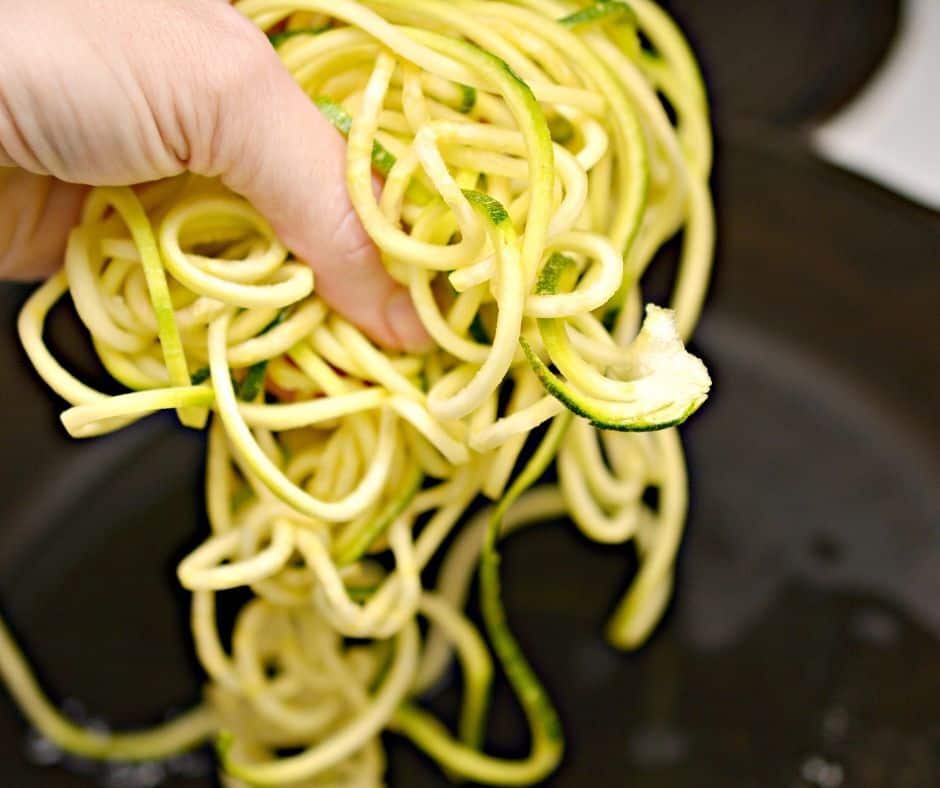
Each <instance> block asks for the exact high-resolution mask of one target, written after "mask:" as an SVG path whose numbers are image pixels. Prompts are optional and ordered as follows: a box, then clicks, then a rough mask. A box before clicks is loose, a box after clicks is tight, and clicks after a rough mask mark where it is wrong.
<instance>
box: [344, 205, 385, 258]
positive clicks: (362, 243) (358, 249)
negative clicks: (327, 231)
mask: <svg viewBox="0 0 940 788" xmlns="http://www.w3.org/2000/svg"><path fill="white" fill-rule="evenodd" d="M333 248H334V249H335V250H336V251H337V253H338V255H339V260H340V263H341V265H343V266H344V267H352V268H357V269H359V268H365V267H367V266H370V265H372V264H373V263H374V262H375V260H376V255H377V251H376V248H375V244H374V243H373V242H372V239H371V238H370V237H369V234H368V233H367V232H366V231H365V228H364V227H363V226H362V222H361V221H360V220H359V214H357V213H356V209H355V208H354V207H353V206H352V205H350V204H349V203H348V202H347V204H346V206H345V207H344V209H343V212H342V213H341V214H340V217H339V220H338V221H337V222H336V225H335V227H334V230H333Z"/></svg>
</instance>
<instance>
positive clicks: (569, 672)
mask: <svg viewBox="0 0 940 788" xmlns="http://www.w3.org/2000/svg"><path fill="white" fill-rule="evenodd" d="M665 5H666V7H667V9H668V10H670V11H671V12H672V13H674V15H675V16H676V18H677V20H678V21H679V23H680V25H681V26H682V27H683V29H684V30H686V32H687V34H688V36H689V38H690V39H691V42H692V45H693V48H694V49H695V50H696V51H697V53H698V55H699V57H700V59H701V62H702V65H703V69H704V71H705V76H706V81H707V84H708V86H709V90H710V93H711V97H712V103H713V113H714V114H713V123H714V127H715V132H716V139H717V146H718V147H717V157H716V168H715V173H714V178H713V185H714V189H715V196H716V204H717V210H718V229H719V235H718V238H719V242H718V243H719V246H718V255H717V264H716V275H715V280H714V285H713V290H712V293H711V296H710V298H709V303H708V306H707V308H706V313H705V317H704V318H703V321H702V325H701V329H700V331H699V332H698V333H697V334H696V339H695V343H694V349H695V351H696V352H697V353H698V354H700V355H702V356H703V357H704V358H705V359H706V361H707V362H708V364H709V366H710V369H711V370H712V372H713V375H714V377H715V388H714V390H713V396H712V398H711V400H710V402H709V404H708V406H707V407H706V408H704V409H703V410H702V412H701V413H700V414H698V415H697V416H696V417H695V418H694V419H693V420H692V422H691V423H690V424H689V425H688V427H687V428H686V429H685V430H684V436H685V438H686V446H687V450H688V452H689V461H690V473H691V483H692V514H691V518H690V522H689V527H688V535H687V538H686V542H685V544H684V546H683V550H682V553H681V557H680V566H679V575H678V583H677V591H676V598H675V600H674V602H673V605H672V607H671V609H670V611H669V614H668V615H667V618H666V620H665V622H664V624H663V625H662V626H661V628H660V629H659V631H658V632H657V634H656V635H655V636H654V637H653V639H652V641H651V642H650V643H649V644H648V645H647V646H646V647H645V648H644V649H643V650H641V651H640V652H638V653H636V654H631V655H626V656H624V655H621V654H618V653H617V652H615V651H613V650H612V649H610V648H609V647H608V646H607V645H606V644H605V643H604V642H603V641H602V639H601V627H602V624H603V621H604V620H605V617H606V612H607V611H609V610H610V608H611V606H612V604H613V603H614V602H615V600H616V599H617V597H618V594H619V592H620V591H621V590H622V589H623V588H624V587H625V584H626V581H627V578H628V577H629V569H630V561H631V556H630V555H629V554H625V553H624V552H618V551H611V550H601V549H598V548H596V547H595V546H591V545H588V544H586V543H585V542H584V541H583V540H581V539H580V538H579V537H578V536H577V535H576V534H575V533H573V529H570V528H566V527H564V524H563V523H559V524H556V525H554V526H546V527H544V528H540V529H535V530H533V531H532V532H531V533H529V534H528V535H527V536H526V537H525V538H524V539H520V540H510V541H509V543H508V544H507V549H506V557H505V562H504V566H505V567H506V576H507V577H508V578H509V582H508V587H507V590H506V594H507V606H508V609H509V613H510V617H511V618H512V620H513V622H514V624H515V625H516V627H517V629H518V633H519V636H520V639H521V641H522V643H523V646H524V647H526V648H527V651H528V652H529V653H530V654H532V656H533V660H534V662H535V665H536V667H537V668H538V670H539V671H540V673H541V674H542V675H543V676H544V677H545V680H546V684H547V685H548V687H549V688H550V690H551V691H552V692H553V693H554V694H555V695H556V696H557V697H558V701H559V705H560V706H561V712H562V718H563V719H564V720H565V726H566V731H567V736H568V740H569V742H570V751H569V754H568V757H567V759H566V761H565V763H564V766H563V768H562V769H561V771H560V772H559V773H558V774H557V775H556V776H555V777H554V778H553V779H552V780H551V781H550V784H551V785H553V786H564V787H565V788H568V787H569V786H574V787H579V786H584V785H588V784H590V785H593V786H599V787H600V786H611V788H614V787H615V786H617V787H619V786H623V785H631V786H635V787H636V788H660V787H663V788H665V787H666V786H668V787H669V788H693V786H694V787H695V788H702V786H709V787H710V786H716V787H717V788H725V787H726V786H727V787H728V788H778V787H779V788H840V787H842V786H844V787H846V788H928V787H929V786H934V785H940V667H938V666H940V408H938V407H937V405H938V402H940V362H938V359H940V340H938V332H937V330H936V328H935V322H936V315H937V313H938V306H937V305H938V301H940V214H938V213H937V210H938V209H940V149H938V145H937V140H940V92H938V89H937V85H936V83H937V78H938V76H940V3H938V2H937V1H936V0H903V2H902V0H826V1H825V2H821V1H820V0H790V2H787V3H780V2H775V1H774V2H771V1H769V0H752V2H748V3H741V2H736V1H734V0H671V2H668V3H666V4H665ZM674 254H675V245H674V244H673V245H672V246H671V247H670V248H667V249H666V250H664V252H663V259H662V261H661V262H660V263H659V264H658V265H657V266H656V271H657V273H656V274H655V275H654V277H653V278H652V280H651V281H650V282H649V286H650V288H651V290H653V291H655V289H656V287H657V286H660V285H661V283H660V282H658V281H657V277H660V278H663V279H665V278H666V277H668V272H669V266H670V260H671V258H672V257H674ZM27 292H28V289H27V288H23V287H17V286H12V285H3V286H0V316H2V323H3V330H2V334H0V337H2V338H0V368H2V369H3V370H4V373H5V379H6V384H5V385H4V386H2V387H0V401H2V403H3V405H4V407H3V408H0V413H2V416H0V418H2V419H3V420H4V422H3V425H2V429H3V435H4V445H5V446H6V447H7V451H8V457H9V458H10V459H8V460H7V461H6V462H4V463H3V466H2V471H0V473H2V476H0V491H2V493H3V494H2V496H0V523H2V527H0V596H2V600H3V605H4V609H5V611H6V612H7V613H8V615H9V617H10V619H11V620H12V623H13V624H14V625H15V627H16V629H17V632H18V633H19V634H20V636H21V637H22V638H23V641H24V645H25V647H26V648H27V650H28V651H29V653H30V654H31V655H32V656H33V658H34V659H35V660H36V661H37V665H38V670H39V675H40V677H41V678H42V679H43V681H44V682H45V684H46V686H47V687H49V688H50V689H51V690H52V691H53V692H54V693H56V694H57V696H58V697H62V696H61V695H58V693H61V692H64V691H68V692H69V693H70V694H71V695H73V696H75V697H77V698H81V699H82V703H83V705H78V704H76V702H75V701H71V706H70V712H71V713H72V714H74V715H76V716H78V717H80V718H81V717H84V718H86V719H87V718H92V719H94V718H107V719H108V720H111V721H113V722H116V723H118V724H124V725H130V724H143V723H147V722H153V721H155V720H157V719H160V718H161V716H162V715H163V714H164V712H165V711H166V710H167V708H168V707H171V706H176V707H181V706H184V705H186V704H187V703H188V702H190V701H191V700H192V699H193V698H194V697H196V695H197V693H198V686H199V682H198V672H197V670H196V667H195V663H194V661H193V659H192V657H191V656H190V648H191V643H190V641H189V638H188V634H187V632H186V599H185V598H184V597H183V595H182V594H179V593H177V592H176V591H174V590H173V589H174V588H175V581H174V577H173V567H174V566H175V562H176V559H177V558H178V557H179V556H181V555H182V554H183V553H184V552H185V551H186V550H188V549H189V548H191V547H192V546H194V545H195V543H196V542H197V540H198V537H197V535H198V533H199V531H200V530H201V529H202V528H204V523H203V520H202V518H203V515H202V513H201V507H200V506H198V505H196V503H195V501H196V500H198V498H197V496H199V495H200V494H201V490H200V488H201V483H200V474H201V467H202V466H201V464H202V456H203V445H202V439H201V437H200V436H196V435H192V434H189V433H184V432H183V431H180V430H176V429H173V427H172V420H171V419H169V418H167V419H161V418H155V419H150V420H147V421H146V422H145V423H143V424H141V425H138V426H137V427H135V428H133V429H130V430H126V431H124V432H121V433H118V434H116V435H113V436H109V437H107V438H104V439H98V440H95V441H90V442H83V443H79V442H70V441H68V440H67V439H66V438H65V437H64V435H63V433H62V431H61V430H60V428H59V425H58V420H57V414H58V411H59V410H60V407H59V405H60V403H57V402H55V401H53V398H52V396H51V395H50V394H49V393H48V392H47V390H46V389H45V387H43V386H42V385H40V384H39V382H38V381H37V380H36V379H35V378H34V377H33V376H32V374H31V372H30V371H29V370H28V369H27V366H26V360H25V358H24V357H23V355H22V353H21V351H20V350H19V347H18V344H17V342H16V340H15V335H14V330H13V324H14V320H15V314H16V311H17V309H18V307H19V305H20V304H21V303H22V301H23V299H24V298H25V295H26V293H27ZM51 334H52V341H53V343H54V344H56V345H57V346H58V347H59V348H60V350H61V351H62V352H63V353H65V354H66V355H67V357H68V358H69V359H70V361H71V363H72V364H73V365H74V367H75V368H77V370H78V371H79V372H81V373H83V374H86V375H88V376H90V377H91V379H93V380H95V379H97V380H98V381H99V382H100V381H101V380H102V375H101V372H100V370H98V369H97V368H96V366H95V364H94V362H93V360H92V359H91V358H90V356H89V355H88V353H87V349H86V350H83V349H82V347H81V346H80V345H81V343H78V342H75V341H74V337H75V336H76V335H77V334H79V331H78V328H77V327H76V323H75V321H74V320H73V319H71V318H70V316H69V315H68V314H67V313H65V310H59V311H58V313H57V314H56V315H55V316H54V319H53V321H52V326H51ZM13 458H15V459H13ZM153 468H158V469H159V470H160V477H159V478H160V481H159V484H157V485H155V484H153V482H152V469H153ZM155 558H156V559H157V563H156V565H157V566H159V567H160V571H155V569H154V567H155ZM98 577H107V579H108V584H107V585H104V584H103V583H100V582H96V578H98ZM546 577H551V578H552V579H553V580H552V582H551V583H546V582H544V579H545V578H546ZM455 688H456V687H455V686H444V687H442V688H441V689H440V691H439V693H438V696H437V697H436V698H434V700H433V702H434V703H435V704H436V705H439V706H440V707H441V708H442V709H443V710H444V714H445V717H446V714H447V711H446V710H447V708H448V703H449V702H450V701H451V700H452V698H451V694H452V693H453V692H454V691H455ZM496 708H497V714H496V716H495V720H494V725H493V730H492V741H491V742H490V745H491V749H492V750H493V751H496V752H512V751H513V750H514V748H518V749H519V750H524V749H526V743H525V741H524V739H523V738H522V737H523V736H524V734H523V731H524V726H523V724H522V721H521V720H520V717H519V714H518V711H517V710H516V709H515V708H514V706H513V705H512V703H511V701H510V700H509V698H508V697H506V696H502V695H500V696H498V697H497V707H496ZM58 757H59V756H58V754H57V753H55V752H51V751H49V750H47V749H44V748H43V746H42V744H41V743H40V742H37V740H35V739H34V738H32V737H30V736H27V735H26V734H25V733H24V728H23V725H22V721H21V720H20V718H19V717H18V716H17V714H16V713H15V711H14V710H13V709H12V707H11V706H10V704H9V703H8V702H6V698H5V697H4V702H3V703H0V784H3V785H10V786H16V788H33V787H34V786H35V788H49V787H50V786H52V788H57V787H58V786H62V787H63V788H69V787H70V786H76V787H78V786H89V785H94V784H100V783H104V784H107V785H115V786H117V785H137V786H149V785H155V784H157V783H158V782H160V781H161V780H162V781H163V782H164V784H167V785H170V786H207V785H213V784H214V783H213V779H214V778H213V777H212V776H211V768H210V762H209V760H208V756H207V755H206V754H197V755H196V756H193V757H190V758H187V759H182V760H180V761H179V762H174V763H171V764H162V765H148V766H143V767H135V768H133V769H124V770H117V771H114V770H112V771H103V770H101V769H100V768H99V769H97V770H96V769H95V767H89V766H87V765H84V764H78V763H69V764H66V765H67V766H68V767H69V768H68V769H53V770H49V769H45V768H41V767H40V766H39V764H42V763H45V762H54V761H56V760H57V759H58ZM30 762H32V763H34V764H36V765H33V766H31V765H30ZM390 782H391V784H392V785H396V786H408V788H420V786H436V785H442V784H445V783H444V779H443V778H442V777H441V775H440V774H439V772H437V771H436V770H435V769H434V768H433V767H430V766H428V765H427V764H425V763H424V761H423V760H422V759H421V758H420V757H419V756H418V755H417V754H416V753H415V752H414V751H413V750H412V749H410V748H408V747H407V746H404V745H397V746H392V747H391V774H390Z"/></svg>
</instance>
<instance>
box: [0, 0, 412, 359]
mask: <svg viewBox="0 0 940 788" xmlns="http://www.w3.org/2000/svg"><path fill="white" fill-rule="evenodd" d="M184 170H189V171H192V172H194V173H197V174H199V175H206V176H219V177H221V179H222V181H223V183H225V185H226V186H228V187H229V188H230V189H232V190H233V191H235V192H238V193H239V194H241V195H244V196H245V197H246V198H248V200H250V201H251V202H252V203H253V204H254V206H255V207H256V208H257V209H258V210H259V211H261V213H262V214H264V216H265V217H266V218H267V219H268V220H269V221H270V222H271V225H272V226H273V228H274V230H275V232H276V233H277V234H278V236H279V237H280V238H281V240H282V241H283V242H284V243H285V244H286V245H287V247H288V248H290V249H291V250H292V251H293V252H294V253H295V254H296V255H297V256H298V257H300V258H302V259H304V260H307V261H308V262H309V263H310V265H311V266H312V267H313V269H314V271H315V273H316V275H317V292H318V293H319V295H321V296H322V297H323V299H324V300H325V301H327V302H328V303H329V304H330V305H331V306H333V307H334V308H335V309H336V310H337V311H339V312H341V313H342V314H343V315H345V316H346V317H348V318H349V319H350V320H352V321H353V322H354V323H356V324H357V325H359V326H360V327H361V328H362V329H363V330H365V331H366V332H367V333H368V334H369V335H370V336H371V337H372V338H373V339H375V340H377V341H379V342H381V343H383V344H386V345H390V346H394V347H403V348H405V349H419V348H421V347H423V346H424V345H425V344H426V343H427V341H428V338H427V334H426V333H425V331H424V329H423V327H422V325H421V323H420V321H419V320H418V317H417V315H416V314H415V312H414V308H413V306H412V304H411V300H410V298H409V296H408V293H407V291H406V290H405V289H404V288H402V287H401V286H400V285H398V284H396V283H395V282H393V281H392V279H391V278H390V277H389V276H388V274H387V273H386V271H385V269H384V268H383V266H382V263H381V260H380V259H379V254H378V251H377V250H376V248H375V246H374V245H373V244H372V242H371V240H370V239H369V237H368V235H367V234H366V232H365V230H364V229H363V228H362V225H361V224H360V222H359V219H358V217H357V215H356V213H355V211H354V210H353V207H352V205H351V203H350V201H349V197H348V195H347V193H346V185H345V143H344V141H343V139H342V137H341V136H340V134H339V133H338V132H336V131H335V130H334V129H333V128H332V127H331V126H330V125H329V123H328V122H327V121H326V120H325V119H324V118H323V117H322V116H321V115H320V113H319V111H318V110H317V109H316V108H315V107H314V105H313V104H312V102H311V101H310V99H309V98H308V97H307V96H306V95H305V94H304V93H303V91H302V90H301V89H300V88H299V87H298V86H297V85H296V84H295V83H294V81H293V80H292V79H291V77H290V75H289V74H288V72H287V71H286V70H285V69H284V68H283V66H282V65H281V62H280V60H279V59H278V57H277V54H276V53H275V51H274V49H273V48H272V47H271V45H270V44H269V43H268V41H267V39H266V37H265V36H264V35H263V34H262V33H261V32H260V31H259V30H257V29H256V28H255V27H254V26H253V25H252V24H251V23H250V22H249V21H248V20H247V19H245V18H243V17H242V16H241V15H240V14H239V13H238V12H237V11H235V10H234V9H233V8H232V7H231V6H230V5H229V3H228V2H227V0H137V2H133V3H130V2H127V0H42V2H26V3H24V2H22V0H0V277H2V278H16V279H32V278H38V277H42V276H45V275H48V274H50V273H51V272H52V271H54V270H55V269H56V268H57V267H58V266H59V264H60V261H61V258H62V250H63V249H64V246H65V240H66V237H67V234H68V231H69V229H70V228H71V227H72V226H73V225H74V224H75V221H76V219H77V217H78V213H79V210H80V205H81V200H82V197H83V193H84V186H82V184H87V185H109V184H110V185H116V184H131V183H140V182H144V181H150V180H155V179H158V178H166V177H169V176H172V175H176V174H178V173H180V172H183V171H184Z"/></svg>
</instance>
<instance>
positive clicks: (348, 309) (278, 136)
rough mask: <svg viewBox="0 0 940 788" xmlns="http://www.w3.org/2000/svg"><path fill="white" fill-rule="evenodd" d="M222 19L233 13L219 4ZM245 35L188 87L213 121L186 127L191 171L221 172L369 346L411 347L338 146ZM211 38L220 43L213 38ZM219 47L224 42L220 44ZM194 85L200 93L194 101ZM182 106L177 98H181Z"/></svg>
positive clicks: (265, 52)
mask: <svg viewBox="0 0 940 788" xmlns="http://www.w3.org/2000/svg"><path fill="white" fill-rule="evenodd" d="M221 11H222V12H223V13H228V12H231V13H232V14H233V15H235V14H236V12H235V11H233V10H232V9H230V8H228V7H227V6H223V7H222V8H221ZM237 24H238V25H240V26H244V27H247V28H249V29H248V30H246V31H245V33H244V34H243V35H242V34H239V35H238V36H236V39H237V46H238V50H239V51H238V53H237V54H236V53H231V54H229V55H228V56H226V54H225V53H223V55H222V56H221V57H217V58H215V59H214V62H215V63H217V64H219V65H218V66H217V68H216V73H214V74H212V73H210V74H209V75H208V79H209V84H208V85H202V86H200V85H199V84H198V82H197V83H196V85H195V92H194V93H193V94H192V96H191V97H190V100H191V101H193V102H195V103H196V105H195V106H193V107H192V111H191V112H183V113H180V114H178V115H177V117H183V118H186V117H191V118H199V117H200V116H204V112H200V110H199V104H202V105H203V106H205V102H206V101H207V100H208V101H209V102H210V106H213V108H214V111H213V116H212V120H213V122H212V123H211V124H206V123H200V124H197V127H196V128H190V129H185V130H184V140H185V142H186V143H187V144H186V147H187V148H188V150H189V153H190V156H189V160H188V161H187V162H186V164H187V166H188V167H189V169H190V170H192V171H194V172H196V173H198V174H204V175H220V176H221V177H222V180H223V182H224V183H225V184H226V185H227V186H228V187H229V188H231V189H232V190H234V191H236V192H238V193H239V194H242V195H244V196H245V197H247V198H248V199H249V200H250V201H251V202H252V203H253V204H254V205H255V207H257V209H258V210H259V211H261V213H262V214H264V215H265V217H266V218H267V219H268V220H269V221H270V222H271V225H272V226H273V228H274V230H275V232H276V233H277V234H278V236H279V237H280V238H281V240H282V241H283V242H284V243H285V244H286V245H287V247H288V248H290V249H291V250H292V251H293V252H294V253H295V254H297V255H298V256H299V257H301V258H303V259H304V260H306V261H307V262H308V263H309V264H310V265H311V266H312V267H313V269H314V272H315V273H316V275H317V292H318V293H319V294H320V295H321V296H322V297H323V299H324V300H325V301H326V302H327V303H329V304H330V305H331V306H332V307H334V308H335V309H336V310H337V311H339V312H340V313H342V314H343V315H345V316H346V317H347V318H349V319H350V320H352V321H353V322H354V323H356V324H357V325H358V326H359V327H361V328H362V329H363V330H364V331H365V332H366V333H367V334H369V335H370V336H371V337H372V338H373V339H375V340H377V341H379V342H381V343H383V344H387V345H393V346H398V347H403V348H405V349H408V350H418V349H421V348H423V347H425V346H426V345H427V343H428V336H427V334H426V332H425V330H424V327H423V326H422V324H421V322H420V320H419V319H418V317H417V314H416V313H415V310H414V307H413V305H412V303H411V299H410V297H409V295H408V292H407V290H405V289H404V288H403V287H402V286H401V285H399V284H397V283H395V282H394V281H393V280H392V279H391V277H390V276H389V275H388V273H387V272H386V271H385V268H384V266H383V265H382V262H381V259H380V257H379V253H378V250H377V249H376V248H375V245H374V244H373V243H372V241H371V239H370V238H369V236H368V235H367V233H366V231H365V230H364V229H363V227H362V225H361V223H360V222H359V218H358V216H357V214H356V212H355V210H354V209H353V206H352V204H351V202H350V199H349V196H348V194H347V191H346V179H345V161H346V157H345V140H344V139H343V137H342V136H341V135H340V133H339V132H338V131H336V130H335V129H334V128H333V127H332V126H331V125H330V123H329V122H328V121H327V120H326V119H325V118H324V117H323V116H322V115H321V114H320V112H319V110H317V109H316V107H315V106H314V105H313V103H312V102H311V100H310V98H309V97H308V96H307V95H306V94H305V93H304V92H303V90H302V89H301V88H300V87H299V86H298V85H297V84H296V83H295V82H294V80H293V79H292V77H291V76H290V74H289V73H288V72H287V70H286V69H285V68H284V67H283V65H282V63H281V61H280V59H279V58H278V56H277V54H276V52H275V51H274V49H273V47H271V45H270V44H269V42H268V40H267V38H266V37H265V36H264V35H263V34H262V33H261V32H260V31H258V30H257V29H256V28H255V27H254V26H253V25H251V23H250V22H248V21H247V20H245V19H243V18H242V17H241V16H238V21H237ZM216 41H219V38H216ZM222 46H223V47H224V46H225V45H224V44H222ZM200 88H202V89H203V90H205V92H206V95H200ZM184 100H185V99H184Z"/></svg>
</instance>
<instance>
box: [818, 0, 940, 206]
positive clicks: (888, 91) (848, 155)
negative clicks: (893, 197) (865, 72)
mask: <svg viewBox="0 0 940 788" xmlns="http://www.w3.org/2000/svg"><path fill="white" fill-rule="evenodd" d="M813 142H814V145H815V147H816V150H817V152H818V153H819V154H820V155H822V156H823V157H824V158H826V159H829V160H830V161H832V162H833V163H835V164H839V165H841V166H843V167H846V168H847V169H850V170H854V171H856V172H858V173H860V174H862V175H866V176H868V177H869V178H871V179H873V180H876V181H878V182H879V183H882V184H883V185H885V186H887V187H888V188H890V189H893V190H894V191H896V192H899V193H901V194H903V195H905V196H907V197H909V198H911V199H913V200H916V201H918V202H921V203H924V204H925V205H928V206H930V207H932V208H935V209H940V0H907V1H906V2H905V3H904V6H903V7H902V11H901V20H900V29H899V31H898V38H897V40H896V41H895V43H894V46H893V47H892V49H891V52H890V53H889V54H888V57H887V59H886V61H885V63H884V64H883V65H882V67H881V69H880V70H879V71H878V72H877V73H876V74H875V76H874V77H873V79H872V81H871V82H870V83H869V84H868V85H867V86H866V88H865V89H864V90H863V91H862V93H861V94H860V95H859V96H858V97H857V98H856V99H855V100H854V101H852V103H851V104H849V105H848V106H847V107H846V108H845V109H843V110H842V111H841V112H840V113H839V114H838V115H836V116H835V117H834V118H832V119H831V120H830V121H828V122H827V123H825V124H823V125H822V126H821V127H820V128H819V129H817V130H816V132H815V133H814V135H813Z"/></svg>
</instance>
